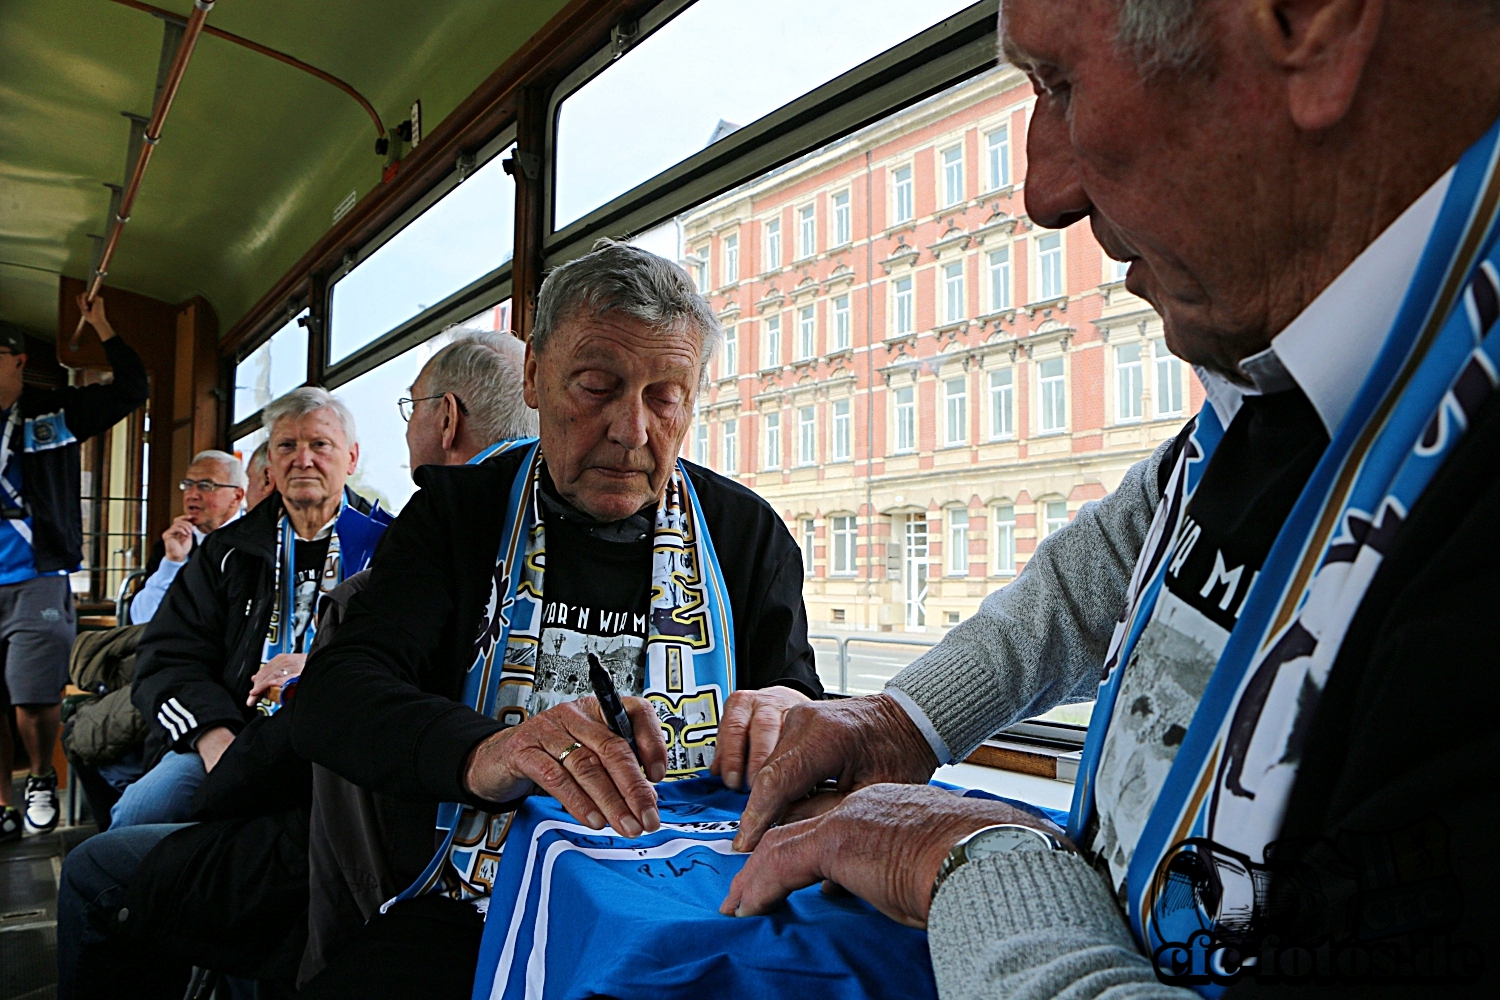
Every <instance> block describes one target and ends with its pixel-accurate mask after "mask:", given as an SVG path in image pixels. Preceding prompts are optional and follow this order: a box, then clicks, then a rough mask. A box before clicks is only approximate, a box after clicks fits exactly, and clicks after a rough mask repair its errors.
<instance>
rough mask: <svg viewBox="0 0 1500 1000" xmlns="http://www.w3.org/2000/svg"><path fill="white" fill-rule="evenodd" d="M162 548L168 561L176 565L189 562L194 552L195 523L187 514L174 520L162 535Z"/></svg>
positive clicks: (180, 515)
mask: <svg viewBox="0 0 1500 1000" xmlns="http://www.w3.org/2000/svg"><path fill="white" fill-rule="evenodd" d="M161 544H162V548H164V549H165V550H166V556H167V558H168V559H170V560H172V561H173V562H175V563H180V562H187V557H188V556H189V555H190V554H191V553H192V551H193V521H192V519H191V518H189V517H188V516H187V515H186V514H179V515H178V516H176V517H174V518H173V519H172V523H171V524H169V525H168V526H167V530H166V531H163V532H162V533H161Z"/></svg>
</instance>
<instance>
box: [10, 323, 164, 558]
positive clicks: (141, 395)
mask: <svg viewBox="0 0 1500 1000" xmlns="http://www.w3.org/2000/svg"><path fill="white" fill-rule="evenodd" d="M104 354H105V356H106V357H108V358H109V363H110V366H111V367H112V368H113V369H114V381H113V382H111V383H110V384H109V385H86V386H70V387H68V388H65V389H38V388H37V387H35V386H27V387H26V388H25V389H24V390H23V391H22V392H21V416H22V418H23V419H24V420H25V422H26V426H25V428H24V429H25V431H26V434H25V438H24V440H25V441H26V442H27V444H26V445H25V455H24V458H23V460H22V465H21V496H22V498H23V499H24V500H25V501H26V503H27V504H28V505H29V506H30V507H31V535H32V543H31V550H32V556H33V558H34V559H35V561H36V568H37V572H39V573H50V572H52V571H53V570H59V569H67V570H71V569H73V568H74V567H75V566H77V565H78V564H79V563H81V562H83V502H82V498H83V486H82V477H81V476H80V475H79V469H78V446H79V444H80V443H82V442H84V441H87V440H88V439H89V438H91V437H93V436H94V435H95V434H102V433H103V432H105V431H107V430H109V428H111V427H113V426H114V425H115V424H117V423H119V422H120V421H121V420H123V419H125V417H126V416H128V415H129V414H130V413H131V411H133V410H135V409H136V408H137V407H139V406H140V405H141V404H142V403H144V402H145V401H146V399H147V397H149V396H150V395H151V385H150V382H149V381H148V380H147V378H146V366H145V365H144V364H143V363H142V362H141V356H140V355H139V354H137V353H135V351H134V349H132V348H131V346H130V345H129V344H127V343H125V341H123V340H121V339H120V338H119V337H113V338H111V339H109V340H106V341H105V342H104ZM20 430H21V429H20V428H18V429H17V434H18V437H19V434H20ZM11 450H12V452H16V453H18V452H21V451H22V442H21V440H17V441H13V442H12V443H11Z"/></svg>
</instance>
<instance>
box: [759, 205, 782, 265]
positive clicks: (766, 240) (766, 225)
mask: <svg viewBox="0 0 1500 1000" xmlns="http://www.w3.org/2000/svg"><path fill="white" fill-rule="evenodd" d="M773 224H774V225H775V231H774V233H773V231H772V228H771V227H772V225H773ZM761 233H762V237H763V238H762V240H761V242H762V243H763V244H764V248H765V253H766V267H765V273H770V272H771V271H779V270H781V267H782V265H783V264H784V263H786V233H784V232H782V231H781V217H780V216H779V215H778V216H776V217H774V218H770V219H767V220H766V221H765V222H763V223H762V224H761ZM773 235H774V236H775V237H776V259H775V261H774V262H773V261H772V260H771V237H772V236H773Z"/></svg>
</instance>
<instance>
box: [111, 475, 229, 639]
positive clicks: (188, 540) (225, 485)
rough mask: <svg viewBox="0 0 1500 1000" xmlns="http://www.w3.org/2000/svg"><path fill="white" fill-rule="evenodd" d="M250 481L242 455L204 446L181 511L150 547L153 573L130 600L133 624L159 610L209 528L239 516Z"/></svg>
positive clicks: (184, 484)
mask: <svg viewBox="0 0 1500 1000" xmlns="http://www.w3.org/2000/svg"><path fill="white" fill-rule="evenodd" d="M248 482H249V480H248V479H247V478H246V477H245V469H244V467H243V466H241V465H240V462H239V459H237V458H235V457H234V456H233V455H231V454H229V453H228V452H224V451H212V450H210V451H200V452H199V453H198V454H196V455H194V456H193V462H192V464H191V465H189V466H188V468H187V473H186V474H185V475H184V476H183V478H182V481H181V482H180V483H178V484H177V488H178V489H180V490H182V513H181V514H179V515H178V516H177V517H175V518H173V519H172V523H171V524H170V525H168V526H167V530H166V531H164V532H162V536H161V540H160V541H158V542H157V543H156V545H154V546H153V547H152V549H151V559H150V560H149V561H148V562H147V564H146V571H147V573H148V574H149V575H148V576H147V577H146V582H145V583H144V584H142V586H141V589H140V593H138V594H136V595H135V600H133V601H131V602H130V624H131V625H143V624H145V623H146V622H149V621H150V620H151V616H152V615H154V614H156V609H157V608H158V607H160V606H161V599H162V598H163V597H165V596H166V595H167V588H168V587H170V586H171V585H172V581H173V580H175V579H177V574H178V572H179V571H180V570H181V569H182V567H184V566H186V565H187V561H188V556H190V555H192V554H193V552H195V551H196V550H197V548H198V546H199V545H201V544H202V543H203V539H204V538H206V537H207V536H208V533H209V532H210V531H217V530H218V529H219V528H221V527H223V526H224V525H225V524H228V523H229V522H230V521H233V520H234V519H235V518H237V517H239V516H240V504H241V502H243V501H244V499H245V487H246V485H247V484H248Z"/></svg>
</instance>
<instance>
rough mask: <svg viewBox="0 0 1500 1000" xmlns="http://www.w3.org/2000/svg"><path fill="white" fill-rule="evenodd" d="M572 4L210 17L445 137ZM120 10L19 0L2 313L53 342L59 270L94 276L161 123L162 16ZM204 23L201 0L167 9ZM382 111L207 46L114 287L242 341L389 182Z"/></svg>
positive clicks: (7, 74)
mask: <svg viewBox="0 0 1500 1000" xmlns="http://www.w3.org/2000/svg"><path fill="white" fill-rule="evenodd" d="M565 5H566V3H565V0H462V2H459V0H447V2H441V3H421V4H414V3H409V2H405V0H321V2H319V3H317V4H307V3H305V2H300V0H219V2H218V3H216V4H215V7H214V10H213V12H212V14H211V16H210V18H209V24H210V25H211V26H212V27H214V28H216V29H220V30H221V31H223V32H230V33H233V34H234V35H238V36H241V37H242V38H244V39H249V40H251V41H253V42H255V43H259V45H261V46H266V47H269V48H271V49H274V50H277V51H279V52H281V53H286V54H289V55H291V56H293V57H295V58H296V59H297V60H300V61H302V62H304V63H306V64H309V65H310V66H312V67H316V68H317V69H319V70H322V71H324V72H325V73H326V74H331V75H332V76H333V77H336V78H338V79H339V80H340V81H347V83H348V85H349V88H350V89H352V90H355V91H356V92H357V93H358V94H359V95H363V97H364V98H367V99H368V102H369V104H370V105H372V106H373V108H374V109H375V111H376V113H377V114H378V115H379V117H380V119H381V121H383V122H384V123H385V127H386V129H387V130H390V129H392V128H393V127H394V126H396V125H397V124H398V123H399V122H401V121H404V120H405V119H407V118H408V117H409V113H410V112H409V109H410V107H411V104H412V102H413V101H416V100H420V101H421V102H422V119H423V120H424V122H425V124H426V131H430V130H431V128H432V127H433V126H435V125H436V124H437V123H438V122H440V121H441V120H442V119H443V118H444V117H446V116H447V114H448V113H449V112H450V111H452V110H453V109H454V108H456V107H457V106H458V105H459V104H460V102H462V101H463V100H464V99H465V98H466V97H468V96H469V94H470V93H471V92H472V91H473V90H474V89H475V88H476V87H477V86H478V85H479V84H480V83H481V82H483V81H484V79H485V78H486V77H487V76H488V75H489V74H490V73H491V72H492V71H493V70H494V69H495V68H496V67H497V66H499V65H500V64H501V63H503V62H504V61H505V60H506V59H507V58H508V57H509V56H510V55H512V54H513V53H514V52H515V51H516V50H517V49H518V48H520V47H521V46H522V45H523V43H525V42H526V41H527V40H528V39H529V38H530V37H531V36H532V35H533V34H534V33H535V32H536V31H537V30H538V29H539V28H540V27H541V26H543V25H544V24H545V23H546V22H547V21H548V20H549V19H550V18H551V17H552V16H553V15H554V14H556V13H557V12H558V11H559V10H561V9H562V8H563V7H564V6H565ZM141 6H145V5H130V6H126V5H123V4H120V3H115V2H110V0H7V2H6V3H4V4H3V5H0V118H3V120H5V121H6V123H7V128H6V129H5V131H4V133H3V134H0V319H5V320H9V321H11V322H14V323H17V324H19V325H21V326H23V327H25V328H26V329H27V330H29V331H31V332H32V333H34V334H35V335H38V336H43V337H47V338H51V337H52V336H54V335H55V332H56V329H57V306H58V277H59V275H67V276H69V277H73V278H79V279H84V278H87V277H88V275H89V270H90V266H91V257H92V253H93V247H92V243H91V241H90V239H89V234H91V233H96V234H105V233H106V230H105V229H104V219H105V215H106V211H107V209H108V207H109V204H110V190H109V189H108V188H107V187H106V186H105V185H106V184H120V183H121V180H122V176H123V175H124V173H125V166H126V152H127V143H128V140H129V137H130V127H131V125H130V120H129V119H128V118H127V117H125V116H124V114H122V113H124V112H128V113H133V114H137V115H142V116H147V115H149V114H150V113H151V110H152V98H153V93H154V90H155V86H156V82H157V72H158V61H159V58H160V53H161V48H162V36H163V21H162V20H160V19H158V18H157V17H153V16H152V15H151V14H150V13H149V12H145V11H143V10H141V9H133V8H138V7H141ZM155 6H156V7H159V8H162V9H164V10H166V11H168V12H170V13H172V14H174V15H177V16H178V17H181V18H183V19H185V18H186V17H187V15H188V14H189V13H190V12H191V10H192V3H191V0H158V2H157V3H156V4H155ZM375 134H376V128H375V127H374V126H373V125H372V122H371V120H370V116H369V114H368V112H367V110H366V109H365V108H363V107H361V104H360V103H357V101H356V100H355V99H351V95H349V94H347V93H342V92H340V89H338V88H337V86H336V84H331V83H330V82H329V81H328V80H326V79H319V78H318V77H316V76H314V75H310V74H309V73H307V72H304V71H299V69H298V68H295V67H292V66H289V65H286V64H285V63H284V62H280V61H277V60H275V59H273V58H271V57H268V56H267V55H265V54H262V53H259V52H255V51H251V50H248V49H246V48H244V47H242V46H241V45H239V44H236V43H235V42H234V41H233V40H230V39H225V38H223V37H205V38H203V40H202V41H201V42H200V44H199V45H198V48H197V51H196V52H195V53H194V55H193V58H192V62H191V65H190V66H189V68H188V70H187V74H186V77H185V79H184V81H183V85H182V89H181V91H180V92H179V93H178V95H177V99H176V102H175V104H174V105H173V108H172V114H171V118H170V120H169V121H168V123H167V125H166V129H165V131H164V133H163V136H162V140H161V144H160V146H159V147H158V148H157V149H156V151H155V156H154V157H153V158H152V160H151V168H150V174H149V175H148V177H147V179H146V182H145V183H144V185H143V186H142V188H141V191H140V196H139V198H138V200H137V202H136V204H135V207H134V209H133V211H132V213H131V219H130V224H129V225H128V226H127V227H126V231H125V233H124V236H123V239H122V240H121V244H120V248H119V250H118V252H117V253H116V255H115V257H114V261H113V263H112V264H111V266H110V269H109V271H110V273H109V276H108V278H107V279H106V282H107V285H108V286H110V287H118V288H126V289H129V290H131V291H135V292H139V293H141V294H144V295H148V296H151V297H153V298H157V299H161V300H164V301H168V302H177V301H182V300H184V299H187V298H190V297H192V296H194V295H202V296H204V297H205V298H207V299H208V300H209V302H210V303H212V304H213V306H214V308H215V310H216V311H217V313H218V316H219V321H220V324H221V325H220V329H227V328H228V327H229V326H231V325H232V324H233V323H234V322H235V321H236V320H237V319H239V317H240V316H242V315H243V314H244V313H245V312H246V310H248V309H249V308H250V307H251V306H252V305H253V304H254V303H255V302H256V300H257V299H258V298H259V297H260V296H261V294H262V293H264V292H265V291H266V289H267V288H269V287H270V286H271V285H273V284H274V283H275V282H276V281H277V279H278V278H279V277H281V276H282V275H283V274H284V273H285V272H286V271H287V270H288V269H289V268H291V267H292V266H293V265H294V264H295V263H296V262H297V260H298V259H299V258H300V257H301V256H302V254H303V253H304V252H305V251H306V250H307V249H308V248H309V247H310V246H312V245H313V244H314V243H316V242H317V240H318V239H319V237H321V236H322V235H323V234H324V233H325V232H326V231H327V230H328V229H329V227H330V225H331V224H332V223H333V221H334V220H333V215H334V211H335V209H336V207H337V206H339V205H340V203H342V202H343V201H344V200H345V199H346V197H347V196H348V195H349V194H350V192H354V194H355V198H356V200H357V199H358V198H361V197H363V196H364V195H365V194H366V193H368V192H369V191H370V190H371V189H372V188H375V187H377V186H379V185H380V184H381V175H382V171H383V169H384V168H385V166H386V157H384V156H381V155H379V154H377V153H376V150H375Z"/></svg>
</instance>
